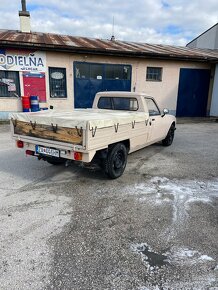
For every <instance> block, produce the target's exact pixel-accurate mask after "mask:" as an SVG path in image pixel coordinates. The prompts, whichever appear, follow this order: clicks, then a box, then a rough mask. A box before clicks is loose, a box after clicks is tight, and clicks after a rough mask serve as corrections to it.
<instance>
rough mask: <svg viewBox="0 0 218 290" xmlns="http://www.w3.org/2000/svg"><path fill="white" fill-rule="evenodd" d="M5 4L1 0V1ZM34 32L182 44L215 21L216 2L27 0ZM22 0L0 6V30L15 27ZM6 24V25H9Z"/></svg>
mask: <svg viewBox="0 0 218 290" xmlns="http://www.w3.org/2000/svg"><path fill="white" fill-rule="evenodd" d="M0 1H4V0H0ZM26 2H27V10H29V11H30V15H31V27H32V30H33V31H38V32H51V33H60V34H69V35H75V36H86V37H94V38H103V39H109V38H110V37H111V35H112V23H113V17H114V22H115V27H114V34H115V37H116V39H119V40H125V41H136V42H145V43H156V44H157V43H162V44H173V45H185V44H186V43H187V42H189V41H190V40H191V39H193V38H195V37H196V36H198V35H199V34H200V33H202V32H203V31H205V30H207V29H208V28H209V27H211V26H212V25H214V24H215V23H217V22H218V1H217V0H207V1H205V0H204V1H203V0H192V1H190V0H155V1H154V0H135V1H133V0H129V1H123V0H120V1H117V0H105V1H95V0H93V1H91V0H83V1H78V0H65V1H63V0H62V1H56V0H26ZM19 10H21V1H20V0H13V1H10V2H9V3H7V5H1V12H0V13H1V14H0V16H1V17H0V28H1V29H16V30H17V29H19V17H18V11H19ZM9 20H10V21H9Z"/></svg>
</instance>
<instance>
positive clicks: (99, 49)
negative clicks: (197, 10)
mask: <svg viewBox="0 0 218 290" xmlns="http://www.w3.org/2000/svg"><path fill="white" fill-rule="evenodd" d="M0 46H1V47H2V48H4V47H5V48H6V47H8V48H9V47H12V48H28V49H34V50H35V49H38V50H46V51H48V50H53V51H62V52H74V53H75V52H77V53H89V54H102V55H117V56H126V57H143V58H144V57H149V58H159V59H177V60H192V61H200V62H202V61H204V62H218V50H211V49H196V48H188V47H181V46H180V47H179V46H173V45H162V44H148V43H139V42H128V41H119V40H106V39H95V38H87V37H74V36H70V35H60V34H53V33H40V32H31V33H24V32H20V31H17V30H0Z"/></svg>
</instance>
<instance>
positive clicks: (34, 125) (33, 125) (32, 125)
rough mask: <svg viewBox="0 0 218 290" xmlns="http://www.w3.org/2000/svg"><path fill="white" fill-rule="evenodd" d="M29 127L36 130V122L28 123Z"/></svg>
mask: <svg viewBox="0 0 218 290" xmlns="http://www.w3.org/2000/svg"><path fill="white" fill-rule="evenodd" d="M30 125H31V127H32V128H33V130H35V129H36V121H35V122H34V123H33V122H32V121H30Z"/></svg>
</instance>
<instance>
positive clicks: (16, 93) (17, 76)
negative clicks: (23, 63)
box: [0, 70, 21, 98]
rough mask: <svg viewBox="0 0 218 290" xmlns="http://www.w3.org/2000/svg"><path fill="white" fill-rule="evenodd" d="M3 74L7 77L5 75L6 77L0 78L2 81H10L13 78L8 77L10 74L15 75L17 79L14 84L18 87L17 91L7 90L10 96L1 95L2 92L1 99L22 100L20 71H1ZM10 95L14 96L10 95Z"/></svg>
mask: <svg viewBox="0 0 218 290" xmlns="http://www.w3.org/2000/svg"><path fill="white" fill-rule="evenodd" d="M1 72H3V73H4V74H5V75H4V77H0V79H2V78H5V79H10V78H11V77H8V74H9V73H15V75H16V78H17V79H16V82H14V83H15V85H16V91H11V92H9V91H8V89H7V92H8V95H5V94H1V92H0V98H18V97H19V98H20V97H21V91H20V73H19V71H10V70H1ZM5 85H6V84H5ZM10 93H11V94H12V95H10Z"/></svg>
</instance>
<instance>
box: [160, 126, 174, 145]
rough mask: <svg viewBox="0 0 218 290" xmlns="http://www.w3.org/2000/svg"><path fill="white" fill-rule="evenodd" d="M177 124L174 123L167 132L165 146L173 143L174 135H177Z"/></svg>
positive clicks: (163, 141) (163, 142)
mask: <svg viewBox="0 0 218 290" xmlns="http://www.w3.org/2000/svg"><path fill="white" fill-rule="evenodd" d="M175 130H176V129H175V125H174V124H172V125H171V126H170V129H169V131H168V133H167V136H166V138H165V139H164V140H162V144H163V146H170V145H171V144H172V143H173V139H174V135H175Z"/></svg>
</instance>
